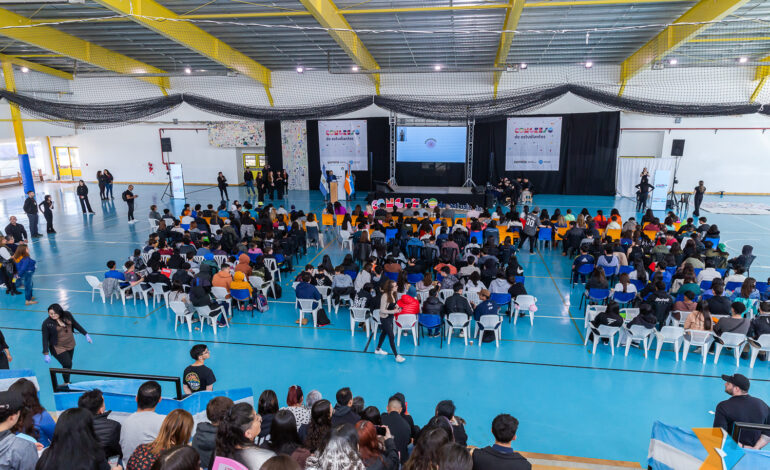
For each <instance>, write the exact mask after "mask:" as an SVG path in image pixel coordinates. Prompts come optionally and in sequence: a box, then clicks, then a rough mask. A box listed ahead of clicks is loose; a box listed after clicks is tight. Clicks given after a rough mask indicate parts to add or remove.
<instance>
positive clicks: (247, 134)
mask: <svg viewBox="0 0 770 470" xmlns="http://www.w3.org/2000/svg"><path fill="white" fill-rule="evenodd" d="M207 127H208V129H209V145H211V146H213V147H226V148H229V147H232V148H235V147H264V146H265V121H223V122H210V123H208V126H207Z"/></svg>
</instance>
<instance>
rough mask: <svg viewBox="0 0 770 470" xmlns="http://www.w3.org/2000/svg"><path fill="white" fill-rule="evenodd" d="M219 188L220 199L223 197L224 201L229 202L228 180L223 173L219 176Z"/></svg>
mask: <svg viewBox="0 0 770 470" xmlns="http://www.w3.org/2000/svg"><path fill="white" fill-rule="evenodd" d="M217 187H218V188H219V197H221V198H222V200H223V201H229V200H230V196H228V195H227V178H225V175H224V174H223V173H222V172H221V171H220V172H219V173H218V174H217Z"/></svg>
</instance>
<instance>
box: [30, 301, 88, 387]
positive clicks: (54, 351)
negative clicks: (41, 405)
mask: <svg viewBox="0 0 770 470" xmlns="http://www.w3.org/2000/svg"><path fill="white" fill-rule="evenodd" d="M41 330H42V333H43V358H44V360H45V362H46V363H49V362H51V355H53V357H54V358H56V360H57V361H59V364H61V366H62V367H63V368H65V369H72V358H73V356H74V355H75V331H77V332H78V333H80V334H82V335H84V336H85V337H86V341H88V342H89V343H93V340H92V339H91V337H90V336H89V335H88V332H87V331H86V330H85V328H83V327H82V326H80V323H78V322H77V320H75V318H74V317H73V316H72V314H71V313H70V312H68V311H66V310H64V309H63V308H62V306H61V305H59V304H51V305H50V306H49V307H48V318H46V319H45V320H44V321H43V325H42V327H41ZM62 377H63V379H64V385H63V386H62V387H63V388H65V389H66V388H68V386H69V383H70V375H69V374H66V373H65V374H62Z"/></svg>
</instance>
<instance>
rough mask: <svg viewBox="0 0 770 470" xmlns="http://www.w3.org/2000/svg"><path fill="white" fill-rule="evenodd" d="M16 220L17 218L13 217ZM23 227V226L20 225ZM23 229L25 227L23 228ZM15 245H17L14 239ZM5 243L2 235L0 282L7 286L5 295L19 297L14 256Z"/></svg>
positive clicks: (0, 240) (0, 237)
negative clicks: (15, 278)
mask: <svg viewBox="0 0 770 470" xmlns="http://www.w3.org/2000/svg"><path fill="white" fill-rule="evenodd" d="M11 219H15V217H11ZM19 227H21V225H19ZM22 228H23V227H22ZM14 243H17V242H16V240H15V238H14ZM6 245H7V243H6V241H5V237H3V236H2V235H0V282H2V283H3V284H5V293H6V294H10V295H19V294H21V292H19V291H18V290H17V289H16V282H14V279H13V277H14V275H15V274H16V272H17V270H16V264H15V263H14V262H13V255H12V254H11V250H10V248H9V247H8V246H6Z"/></svg>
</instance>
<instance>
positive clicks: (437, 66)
mask: <svg viewBox="0 0 770 470" xmlns="http://www.w3.org/2000/svg"><path fill="white" fill-rule="evenodd" d="M433 70H435V71H436V72H440V71H441V65H439V64H436V65H434V66H433Z"/></svg>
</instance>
